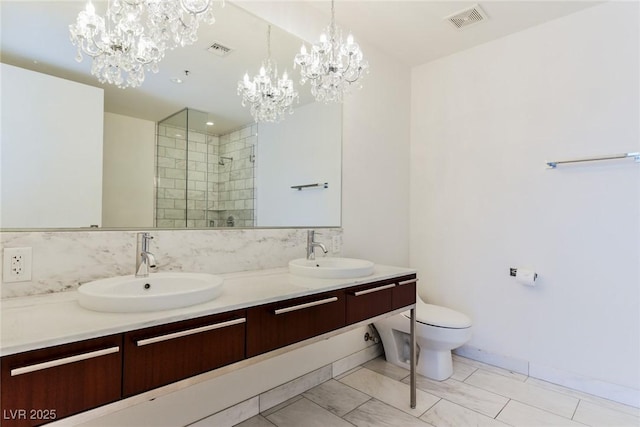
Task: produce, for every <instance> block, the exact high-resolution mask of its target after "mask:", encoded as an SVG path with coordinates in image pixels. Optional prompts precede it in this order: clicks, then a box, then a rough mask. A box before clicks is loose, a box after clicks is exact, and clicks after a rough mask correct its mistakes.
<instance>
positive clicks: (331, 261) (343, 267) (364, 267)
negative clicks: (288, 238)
mask: <svg viewBox="0 0 640 427" xmlns="http://www.w3.org/2000/svg"><path fill="white" fill-rule="evenodd" d="M373 266H374V264H373V263H372V262H371V261H367V260H364V259H355V258H331V257H327V258H317V259H315V260H308V259H306V258H299V259H294V260H292V261H289V273H291V274H295V275H297V276H305V277H314V278H318V279H348V278H352V277H365V276H369V275H371V274H373Z"/></svg>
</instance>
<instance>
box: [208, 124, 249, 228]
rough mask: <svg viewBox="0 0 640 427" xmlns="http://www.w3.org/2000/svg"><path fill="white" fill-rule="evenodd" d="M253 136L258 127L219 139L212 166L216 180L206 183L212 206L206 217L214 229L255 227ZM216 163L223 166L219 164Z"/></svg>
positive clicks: (244, 129) (242, 129)
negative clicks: (209, 189)
mask: <svg viewBox="0 0 640 427" xmlns="http://www.w3.org/2000/svg"><path fill="white" fill-rule="evenodd" d="M257 134H258V126H257V125H256V124H252V125H248V126H245V127H243V128H240V129H237V130H235V131H233V132H231V133H228V134H226V135H221V136H220V143H219V156H218V157H217V158H216V159H215V160H216V163H214V164H213V168H214V170H217V172H218V173H217V174H216V176H217V181H215V182H212V183H211V184H210V185H211V186H212V187H211V193H212V196H213V197H214V198H213V200H214V203H213V209H212V210H209V217H208V219H209V220H210V221H213V226H215V227H230V226H234V227H252V226H254V225H255V224H256V223H255V218H256V217H255V209H254V208H255V196H256V194H255V193H256V183H255V173H254V165H255V156H254V153H255V148H256V142H257V139H258V138H257ZM223 157H226V158H227V159H224V158H223ZM228 158H232V159H233V160H229V159H228ZM220 160H222V163H224V165H221V164H219V161H220ZM210 167H211V163H210ZM231 224H233V225H231Z"/></svg>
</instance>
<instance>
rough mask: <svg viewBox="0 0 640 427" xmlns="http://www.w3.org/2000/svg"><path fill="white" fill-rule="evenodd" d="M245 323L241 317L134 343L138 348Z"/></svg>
mask: <svg viewBox="0 0 640 427" xmlns="http://www.w3.org/2000/svg"><path fill="white" fill-rule="evenodd" d="M246 321H247V319H245V318H244V317H243V318H240V319H234V320H229V321H227V322H221V323H214V324H213V325H207V326H201V327H199V328H194V329H187V330H186V331H180V332H173V333H171V334H166V335H160V336H157V337H153V338H146V339H143V340H140V341H136V345H137V346H138V347H142V346H143V345H148V344H154V343H157V342H162V341H169V340H172V339H174V338H180V337H186V336H189V335H193V334H199V333H200V332H207V331H212V330H214V329H220V328H226V327H227V326H233V325H239V324H241V323H245V322H246Z"/></svg>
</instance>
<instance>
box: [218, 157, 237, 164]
mask: <svg viewBox="0 0 640 427" xmlns="http://www.w3.org/2000/svg"><path fill="white" fill-rule="evenodd" d="M225 160H229V161H230V162H232V161H233V157H224V156H220V160H218V164H219V165H220V166H224V165H226V163H225Z"/></svg>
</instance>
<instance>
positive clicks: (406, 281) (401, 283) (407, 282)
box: [398, 279, 418, 286]
mask: <svg viewBox="0 0 640 427" xmlns="http://www.w3.org/2000/svg"><path fill="white" fill-rule="evenodd" d="M412 283H418V279H411V280H405V281H404V282H400V283H398V286H402V285H410V284H412Z"/></svg>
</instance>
